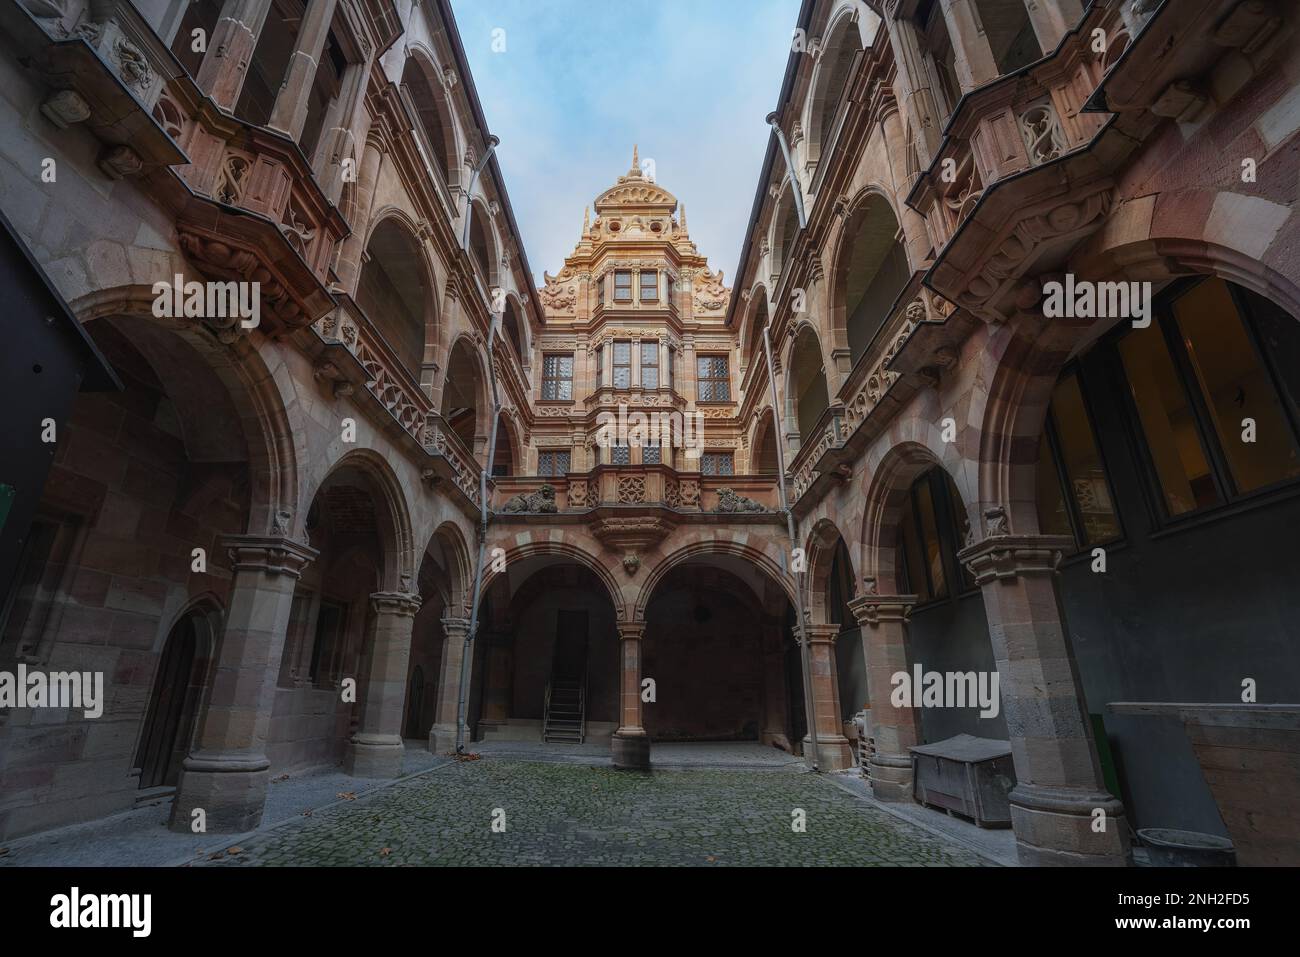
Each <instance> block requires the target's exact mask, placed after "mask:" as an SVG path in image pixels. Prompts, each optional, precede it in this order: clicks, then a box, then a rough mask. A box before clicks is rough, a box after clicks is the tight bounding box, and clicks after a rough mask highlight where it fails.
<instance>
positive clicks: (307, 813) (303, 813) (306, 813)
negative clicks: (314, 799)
mask: <svg viewBox="0 0 1300 957" xmlns="http://www.w3.org/2000/svg"><path fill="white" fill-rule="evenodd" d="M302 816H303V817H311V808H308V809H307V810H305V811H303V812H302Z"/></svg>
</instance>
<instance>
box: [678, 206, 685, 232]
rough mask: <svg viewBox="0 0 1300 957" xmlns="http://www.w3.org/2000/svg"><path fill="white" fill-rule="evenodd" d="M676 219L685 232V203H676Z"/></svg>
mask: <svg viewBox="0 0 1300 957" xmlns="http://www.w3.org/2000/svg"><path fill="white" fill-rule="evenodd" d="M677 221H678V223H679V224H680V227H681V230H682V233H683V234H685V233H686V204H685V203H678V204H677Z"/></svg>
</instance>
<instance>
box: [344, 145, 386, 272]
mask: <svg viewBox="0 0 1300 957" xmlns="http://www.w3.org/2000/svg"><path fill="white" fill-rule="evenodd" d="M383 158H384V152H383V150H382V149H381V148H380V144H379V141H378V140H377V139H376V138H375V137H373V136H371V137H367V138H366V145H365V149H364V150H363V151H362V154H361V165H360V167H359V168H358V169H357V204H356V205H357V208H356V214H355V215H356V219H357V221H356V222H355V223H350V224H349V225H351V226H352V233H351V235H349V236H348V238H347V239H345V240H343V251H342V253H340V254H339V264H338V276H339V284H340V285H341V286H342V287H343V288H344V289H346V290H348V291H349V292H351V293H352V294H353V295H355V294H356V292H357V283H358V282H359V281H360V278H361V258H362V256H364V255H365V251H366V250H365V242H366V230H365V229H363V228H362V224H363V223H367V222H369V221H370V213H371V207H372V206H373V205H374V200H375V185H376V183H377V182H378V180H379V164H380V163H381V162H382V161H383Z"/></svg>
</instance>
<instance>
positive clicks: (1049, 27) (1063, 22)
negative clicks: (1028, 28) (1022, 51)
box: [1027, 0, 1083, 50]
mask: <svg viewBox="0 0 1300 957" xmlns="http://www.w3.org/2000/svg"><path fill="white" fill-rule="evenodd" d="M1027 7H1028V10H1029V22H1030V24H1031V25H1032V26H1033V28H1034V35H1035V36H1037V37H1038V45H1039V46H1040V47H1042V49H1044V50H1055V49H1056V45H1057V44H1058V43H1060V42H1061V38H1062V37H1063V36H1065V33H1066V31H1067V30H1070V29H1072V28H1073V27H1074V25H1075V24H1077V23H1078V22H1079V21H1080V20H1081V19H1083V0H1056V2H1055V3H1029V4H1027Z"/></svg>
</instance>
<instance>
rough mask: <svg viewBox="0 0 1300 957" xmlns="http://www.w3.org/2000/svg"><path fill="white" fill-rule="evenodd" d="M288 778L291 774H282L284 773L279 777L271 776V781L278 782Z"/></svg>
mask: <svg viewBox="0 0 1300 957" xmlns="http://www.w3.org/2000/svg"><path fill="white" fill-rule="evenodd" d="M287 780H289V775H287V774H282V775H280V776H279V777H278V778H271V781H272V782H273V783H274V782H278V781H287Z"/></svg>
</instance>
